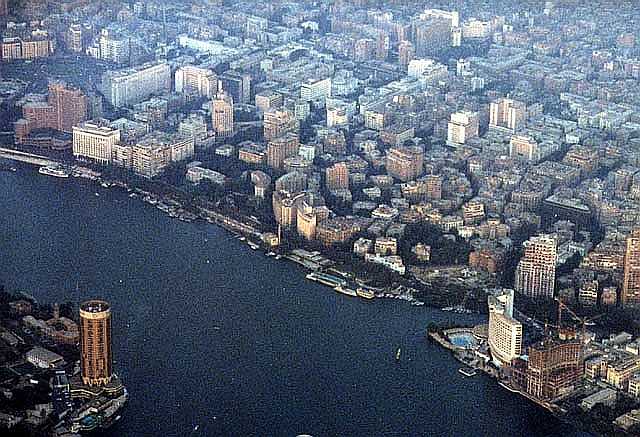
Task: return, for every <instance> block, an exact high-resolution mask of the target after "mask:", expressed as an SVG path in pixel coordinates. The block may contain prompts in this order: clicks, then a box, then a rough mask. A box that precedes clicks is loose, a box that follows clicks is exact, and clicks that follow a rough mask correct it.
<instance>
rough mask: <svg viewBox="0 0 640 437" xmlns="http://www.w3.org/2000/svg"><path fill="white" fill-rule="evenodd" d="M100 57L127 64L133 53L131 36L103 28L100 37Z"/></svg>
mask: <svg viewBox="0 0 640 437" xmlns="http://www.w3.org/2000/svg"><path fill="white" fill-rule="evenodd" d="M99 46H100V59H103V60H105V61H111V62H115V63H116V64H125V63H127V62H129V57H130V55H131V38H129V37H127V36H123V35H120V34H118V33H117V32H113V31H110V30H108V29H102V31H101V32H100V39H99Z"/></svg>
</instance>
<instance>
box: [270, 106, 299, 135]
mask: <svg viewBox="0 0 640 437" xmlns="http://www.w3.org/2000/svg"><path fill="white" fill-rule="evenodd" d="M263 125H264V139H265V141H270V140H272V139H273V138H277V137H279V136H281V135H284V134H285V133H288V132H296V133H297V132H298V128H299V126H300V123H299V122H298V120H297V119H296V117H295V116H294V115H293V114H292V113H291V112H290V111H287V110H272V111H267V112H265V113H264V120H263Z"/></svg>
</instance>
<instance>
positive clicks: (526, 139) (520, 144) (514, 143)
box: [509, 135, 541, 162]
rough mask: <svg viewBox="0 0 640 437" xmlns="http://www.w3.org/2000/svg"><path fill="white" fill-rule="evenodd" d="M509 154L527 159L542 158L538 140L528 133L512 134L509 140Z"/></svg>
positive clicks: (535, 159) (533, 160)
mask: <svg viewBox="0 0 640 437" xmlns="http://www.w3.org/2000/svg"><path fill="white" fill-rule="evenodd" d="M509 156H511V157H513V158H518V159H524V160H527V161H532V162H535V161H538V160H540V158H541V156H540V148H539V147H538V142H537V141H536V140H534V139H533V138H532V137H530V136H527V135H512V136H511V140H510V141H509Z"/></svg>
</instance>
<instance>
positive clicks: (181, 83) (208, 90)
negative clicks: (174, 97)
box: [174, 65, 218, 99]
mask: <svg viewBox="0 0 640 437" xmlns="http://www.w3.org/2000/svg"><path fill="white" fill-rule="evenodd" d="M174 83H175V89H176V92H177V93H181V94H186V95H188V96H194V97H206V98H209V99H210V98H212V97H213V96H215V95H216V93H217V91H218V78H217V76H216V74H215V73H214V72H213V71H212V70H210V69H208V68H201V67H195V66H193V65H185V66H183V67H180V68H178V70H176V74H175V77H174Z"/></svg>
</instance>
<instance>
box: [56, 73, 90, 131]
mask: <svg viewBox="0 0 640 437" xmlns="http://www.w3.org/2000/svg"><path fill="white" fill-rule="evenodd" d="M49 104H50V105H51V106H53V108H54V111H55V113H56V120H55V126H54V129H56V130H59V131H61V132H72V130H73V127H74V126H77V125H79V124H80V123H82V122H83V121H85V120H86V119H87V106H88V99H87V96H86V95H85V94H84V93H83V92H82V91H81V90H80V89H79V88H74V87H69V86H67V84H65V83H64V82H60V81H54V82H51V83H49Z"/></svg>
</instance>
